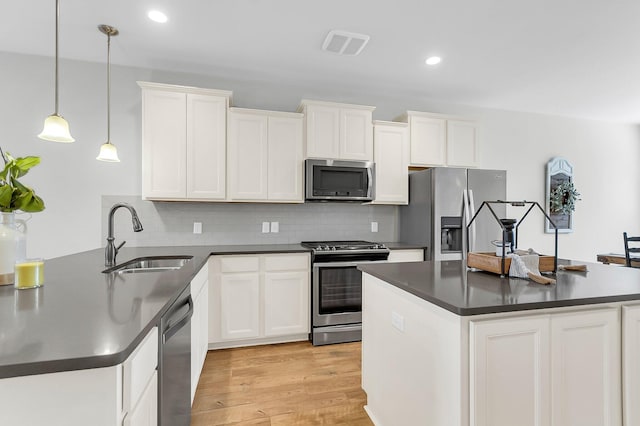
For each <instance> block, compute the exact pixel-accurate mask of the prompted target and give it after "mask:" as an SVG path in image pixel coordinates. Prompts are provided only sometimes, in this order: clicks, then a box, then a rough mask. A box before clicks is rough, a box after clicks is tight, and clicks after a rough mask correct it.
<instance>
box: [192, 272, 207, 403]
mask: <svg viewBox="0 0 640 426" xmlns="http://www.w3.org/2000/svg"><path fill="white" fill-rule="evenodd" d="M208 308H209V285H208V282H205V284H204V287H203V288H202V289H201V291H200V293H199V294H198V295H196V296H195V297H194V299H193V316H192V317H191V403H192V404H193V399H194V397H195V394H196V388H197V387H198V381H199V380H200V373H201V372H202V367H203V365H204V360H205V358H206V356H207V348H208V338H209V334H208V333H209V327H208V326H209V315H208V311H209V309H208Z"/></svg>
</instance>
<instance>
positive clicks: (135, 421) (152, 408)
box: [123, 372, 158, 426]
mask: <svg viewBox="0 0 640 426" xmlns="http://www.w3.org/2000/svg"><path fill="white" fill-rule="evenodd" d="M123 426H158V373H157V372H154V373H153V377H152V378H151V380H150V381H149V384H148V385H147V387H146V388H145V390H144V392H143V393H142V396H141V397H140V399H139V400H138V404H137V405H136V406H135V408H134V409H133V410H131V411H130V412H129V413H127V414H126V416H125V418H124V422H123Z"/></svg>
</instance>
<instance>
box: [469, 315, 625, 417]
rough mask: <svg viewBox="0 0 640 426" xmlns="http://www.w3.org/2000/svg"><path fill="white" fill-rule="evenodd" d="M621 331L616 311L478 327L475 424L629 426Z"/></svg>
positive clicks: (473, 337)
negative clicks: (624, 411) (624, 422)
mask: <svg viewBox="0 0 640 426" xmlns="http://www.w3.org/2000/svg"><path fill="white" fill-rule="evenodd" d="M619 330H620V320H619V314H618V309H616V308H606V309H598V310H590V311H575V312H566V313H557V314H541V315H530V316H521V317H511V318H500V319H491V320H479V321H471V322H470V417H471V421H470V424H471V425H472V426H502V425H504V426H508V425H509V426H510V425H515V424H517V425H521V426H527V425H531V426H544V425H553V426H574V425H575V426H588V425H594V426H596V425H611V426H614V425H619V424H621V407H620V404H619V403H618V402H617V401H620V397H621V396H620V388H621V379H620V336H619Z"/></svg>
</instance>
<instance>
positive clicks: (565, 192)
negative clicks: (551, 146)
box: [544, 157, 580, 233]
mask: <svg viewBox="0 0 640 426" xmlns="http://www.w3.org/2000/svg"><path fill="white" fill-rule="evenodd" d="M577 195H580V194H578V193H577V192H576V191H575V188H573V166H572V165H571V163H569V161H567V160H566V159H564V158H561V157H554V158H552V159H551V160H549V162H548V163H547V188H546V193H545V199H546V211H547V214H548V215H549V216H550V217H551V220H553V222H554V223H555V224H556V226H557V227H558V232H559V233H568V232H573V207H574V203H575V201H576V199H577V198H576V197H577ZM544 222H545V226H544V231H545V232H546V233H553V232H554V229H553V226H551V224H550V223H549V220H547V219H545V221H544Z"/></svg>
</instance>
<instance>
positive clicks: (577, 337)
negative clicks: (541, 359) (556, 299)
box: [550, 308, 637, 426]
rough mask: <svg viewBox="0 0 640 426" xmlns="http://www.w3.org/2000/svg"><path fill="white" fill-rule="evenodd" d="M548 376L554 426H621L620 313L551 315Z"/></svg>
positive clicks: (598, 312)
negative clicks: (549, 373)
mask: <svg viewBox="0 0 640 426" xmlns="http://www.w3.org/2000/svg"><path fill="white" fill-rule="evenodd" d="M550 371H551V389H552V392H551V424H552V425H555V426H589V425H593V426H595V425H612V426H613V425H620V424H621V422H622V421H621V416H620V408H621V407H620V398H621V396H620V388H621V380H620V326H619V319H618V311H617V309H614V308H612V309H603V310H601V311H589V312H587V311H585V312H574V313H568V314H557V315H553V316H552V317H551V370H550ZM636 403H637V401H636ZM630 424H633V423H630Z"/></svg>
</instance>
